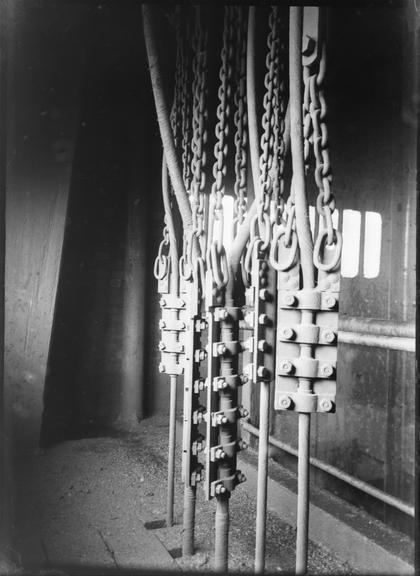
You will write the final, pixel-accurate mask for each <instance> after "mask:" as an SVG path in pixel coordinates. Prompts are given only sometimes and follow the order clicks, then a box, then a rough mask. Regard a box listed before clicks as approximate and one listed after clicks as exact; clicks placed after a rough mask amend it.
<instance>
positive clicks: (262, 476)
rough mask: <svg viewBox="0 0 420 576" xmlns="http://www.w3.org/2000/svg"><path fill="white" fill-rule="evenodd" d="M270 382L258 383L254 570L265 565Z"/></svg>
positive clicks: (259, 569) (256, 570) (261, 569)
mask: <svg viewBox="0 0 420 576" xmlns="http://www.w3.org/2000/svg"><path fill="white" fill-rule="evenodd" d="M269 410H270V382H261V384H260V442H259V445H258V481H257V517H256V524H255V572H256V573H257V574H262V573H263V572H264V567H265V537H266V518H267V480H268V452H269V413H270V412H269Z"/></svg>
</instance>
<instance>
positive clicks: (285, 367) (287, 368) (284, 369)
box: [280, 360, 293, 374]
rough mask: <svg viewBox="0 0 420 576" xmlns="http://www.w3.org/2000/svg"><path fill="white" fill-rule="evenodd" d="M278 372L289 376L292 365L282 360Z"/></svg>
mask: <svg viewBox="0 0 420 576" xmlns="http://www.w3.org/2000/svg"><path fill="white" fill-rule="evenodd" d="M280 370H281V371H282V372H286V374H290V372H291V371H292V370H293V364H292V363H291V362H290V361H289V360H283V361H282V362H280Z"/></svg>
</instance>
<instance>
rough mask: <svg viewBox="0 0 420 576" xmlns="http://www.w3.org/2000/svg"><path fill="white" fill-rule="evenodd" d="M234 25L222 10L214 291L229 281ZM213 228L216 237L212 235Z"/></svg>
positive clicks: (212, 224) (210, 254)
mask: <svg viewBox="0 0 420 576" xmlns="http://www.w3.org/2000/svg"><path fill="white" fill-rule="evenodd" d="M234 25H235V9H234V7H233V6H225V8H224V18H223V37H222V50H221V65H220V70H219V80H220V84H219V89H218V93H217V95H218V101H219V103H218V106H217V111H216V116H217V123H216V127H215V135H216V144H215V146H214V156H215V159H216V160H215V162H214V164H213V178H214V181H213V185H212V188H211V194H210V214H209V238H208V245H207V265H208V268H209V269H210V270H211V272H212V274H213V279H214V281H215V283H216V285H217V286H218V288H223V287H224V286H226V284H227V283H228V280H229V275H228V266H227V256H226V251H225V248H224V246H223V196H224V193H225V184H224V179H225V176H226V173H227V153H228V142H227V140H228V136H229V118H230V115H231V108H230V100H231V92H232V75H233V38H234ZM216 227H217V234H215V229H216Z"/></svg>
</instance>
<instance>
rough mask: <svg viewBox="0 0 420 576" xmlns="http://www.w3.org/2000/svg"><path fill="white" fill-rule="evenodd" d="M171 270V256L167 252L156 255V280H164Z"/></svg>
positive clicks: (154, 271)
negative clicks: (166, 254)
mask: <svg viewBox="0 0 420 576" xmlns="http://www.w3.org/2000/svg"><path fill="white" fill-rule="evenodd" d="M168 272H169V258H168V257H167V256H165V254H159V255H158V256H156V259H155V263H154V266H153V274H154V277H155V278H156V280H163V279H164V278H165V276H166V275H167V274H168Z"/></svg>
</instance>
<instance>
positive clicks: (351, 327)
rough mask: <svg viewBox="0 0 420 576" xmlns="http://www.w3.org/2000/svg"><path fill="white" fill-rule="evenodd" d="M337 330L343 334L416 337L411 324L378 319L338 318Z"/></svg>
mask: <svg viewBox="0 0 420 576" xmlns="http://www.w3.org/2000/svg"><path fill="white" fill-rule="evenodd" d="M338 328H339V330H341V331H343V332H360V333H363V334H375V335H377V336H387V337H388V336H396V337H398V338H415V336H416V326H415V324H413V323H409V322H394V321H392V320H381V319H378V318H363V317H362V318H361V317H358V316H340V317H339V319H338Z"/></svg>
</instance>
